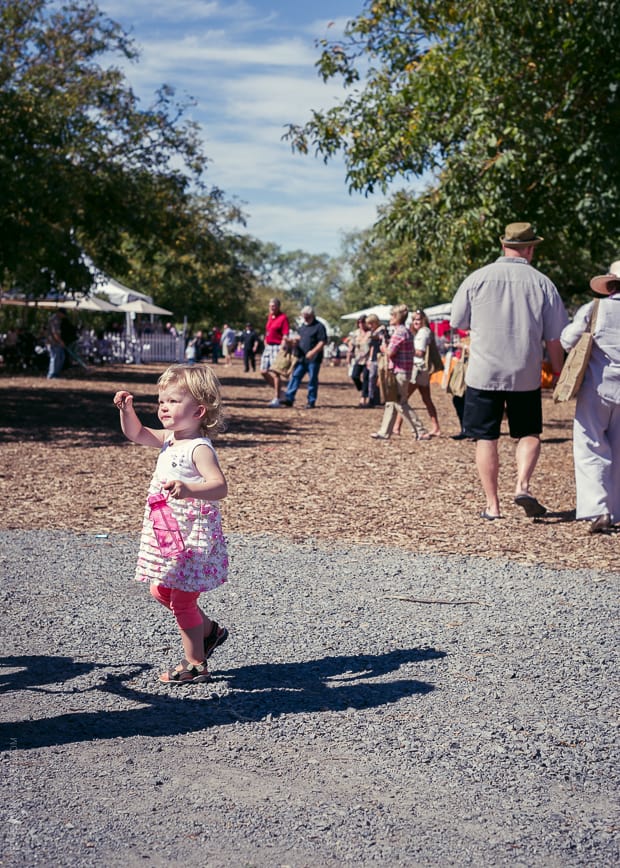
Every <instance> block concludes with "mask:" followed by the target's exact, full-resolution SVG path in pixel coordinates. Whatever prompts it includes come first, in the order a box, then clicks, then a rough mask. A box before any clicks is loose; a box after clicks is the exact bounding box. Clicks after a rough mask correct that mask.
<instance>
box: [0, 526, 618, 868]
mask: <svg viewBox="0 0 620 868" xmlns="http://www.w3.org/2000/svg"><path fill="white" fill-rule="evenodd" d="M0 545H1V546H2V552H3V562H2V567H1V574H0V580H1V584H0V594H1V597H2V606H1V607H0V629H1V631H2V636H3V637H4V639H3V649H2V655H1V656H2V659H0V690H1V691H2V695H3V702H2V706H1V712H0V747H1V748H2V751H3V753H2V759H1V761H2V780H1V782H0V825H1V827H2V830H3V834H2V838H1V839H0V846H1V851H0V862H1V864H2V865H6V866H15V868H17V866H23V865H32V864H40V865H49V866H52V865H63V866H66V868H73V866H100V865H110V866H117V865H118V866H121V865H126V866H130V868H133V866H138V865H147V866H160V865H178V864H192V865H209V866H220V865H221V866H224V865H230V864H235V865H250V864H253V865H268V864H269V865H291V866H308V865H312V866H332V865H333V866H335V865H341V864H351V865H370V864H384V865H424V866H426V865H429V866H430V865H450V864H452V865H468V864H471V865H476V866H496V865H528V866H538V865H540V866H543V865H544V866H549V865H558V866H559V865H562V866H572V865H584V866H585V865H597V866H607V865H609V866H612V865H614V864H617V861H618V857H619V854H620V850H619V847H618V837H617V835H618V831H617V830H618V825H619V820H620V817H619V816H618V805H617V784H618V777H617V772H618V752H617V742H616V739H615V735H616V730H615V729H614V726H615V725H616V724H617V719H616V714H617V702H618V690H617V688H618V684H617V673H618V666H617V663H618V661H617V647H616V641H615V630H614V621H615V617H616V614H617V609H616V594H617V582H618V578H620V575H619V574H618V573H617V572H602V571H595V570H553V569H548V568H545V567H542V566H540V565H527V564H517V563H509V562H504V561H500V560H497V559H482V558H465V557H463V558H459V557H449V556H443V555H441V556H437V555H416V554H414V553H411V552H406V551H403V550H399V549H396V548H394V547H389V548H386V547H376V546H360V545H347V544H345V543H343V542H333V543H331V544H329V543H325V542H322V541H320V540H316V539H312V538H311V537H309V538H307V539H306V540H305V541H304V543H303V544H302V543H299V544H295V543H292V542H290V541H287V540H285V539H278V538H275V537H273V536H267V535H257V536H251V535H244V536H240V535H236V534H233V535H231V536H230V552H231V560H232V574H231V581H230V583H229V584H228V585H226V586H224V587H223V588H220V589H218V590H217V591H214V592H212V593H211V594H209V595H204V596H203V598H202V599H203V601H204V603H205V605H206V606H207V607H208V611H210V612H211V613H212V614H213V615H214V616H215V617H217V618H218V620H220V621H221V622H222V623H224V624H226V625H227V626H228V627H229V629H230V631H231V638H230V640H229V642H227V643H226V644H225V645H224V646H222V648H221V649H218V651H217V652H216V654H215V655H214V657H213V659H212V664H213V665H212V669H213V672H214V680H213V681H212V682H211V683H209V684H203V685H195V686H191V687H185V688H177V689H171V688H170V687H166V686H164V685H161V684H159V683H158V681H157V673H158V672H159V671H161V669H163V668H166V667H167V666H168V665H170V664H171V663H173V662H175V661H176V660H177V659H178V657H179V656H180V648H179V643H178V639H177V635H176V631H175V629H174V626H173V623H172V621H171V619H170V617H169V615H168V614H167V613H166V612H165V611H164V610H163V609H162V608H161V607H159V606H158V605H157V604H156V603H155V602H154V601H153V600H152V599H151V598H150V597H149V594H148V589H147V588H146V587H145V586H142V585H139V584H136V583H134V582H132V581H131V580H130V578H131V576H132V575H133V568H134V560H135V556H136V550H137V539H136V537H135V536H134V535H121V534H112V535H111V536H109V537H108V538H107V539H104V538H96V537H95V536H94V534H92V533H91V534H75V533H71V532H64V531H51V532H46V531H40V530H39V531H37V530H33V531H2V532H0Z"/></svg>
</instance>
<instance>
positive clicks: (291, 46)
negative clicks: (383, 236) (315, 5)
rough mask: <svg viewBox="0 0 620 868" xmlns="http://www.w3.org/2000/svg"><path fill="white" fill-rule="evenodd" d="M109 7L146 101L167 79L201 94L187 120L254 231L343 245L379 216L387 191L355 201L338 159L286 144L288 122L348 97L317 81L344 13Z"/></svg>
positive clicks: (241, 5) (142, 0) (315, 244)
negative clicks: (133, 52) (130, 50)
mask: <svg viewBox="0 0 620 868" xmlns="http://www.w3.org/2000/svg"><path fill="white" fill-rule="evenodd" d="M278 5H279V8H280V10H281V11H280V12H278V11H277V10H278ZM308 5H309V6H310V7H311V4H308ZM352 6H354V7H355V11H353V12H352V16H353V15H355V14H358V12H359V10H358V9H357V3H356V2H355V0H352ZM101 7H102V9H103V10H104V11H105V12H106V14H108V15H110V16H111V17H113V18H115V19H116V20H118V21H119V22H120V23H121V24H122V25H123V26H124V27H128V28H131V29H132V31H133V34H134V36H135V39H136V43H137V45H138V47H139V48H140V51H141V56H140V61H139V63H138V64H137V65H131V66H126V67H125V72H126V75H127V77H128V80H129V81H130V82H131V83H132V86H133V87H134V90H135V91H136V93H137V94H138V95H139V96H140V97H141V98H142V99H143V100H144V101H145V102H146V103H147V104H148V103H149V102H150V101H151V100H152V95H153V94H154V92H155V91H156V90H157V88H158V87H159V86H160V85H161V84H163V83H166V84H169V85H171V86H172V87H174V88H175V90H176V91H177V94H179V95H180V96H181V97H182V96H183V94H188V95H191V96H192V97H194V99H195V100H196V105H195V106H193V107H192V108H191V109H190V111H189V113H188V116H189V117H190V118H191V119H193V120H195V121H196V122H197V123H198V124H199V126H200V129H201V130H202V132H203V138H204V142H205V153H206V154H207V156H208V157H209V158H210V160H211V164H210V166H209V169H208V171H207V178H206V180H207V182H208V183H209V184H214V185H217V186H218V187H220V188H221V189H222V190H223V191H224V193H225V195H227V196H228V197H235V198H237V199H239V200H241V201H242V202H245V203H246V205H245V210H246V211H247V212H248V213H249V215H250V224H249V231H250V232H251V233H252V234H254V235H257V236H258V237H259V238H261V239H263V240H265V241H273V242H275V243H276V244H279V245H280V246H281V247H283V248H285V249H289V248H301V249H307V250H310V251H312V252H331V253H336V252H338V250H339V245H340V238H341V236H342V230H343V229H344V230H346V231H350V230H351V229H352V228H354V227H355V228H363V227H365V226H368V225H370V224H372V223H373V222H374V220H375V218H376V204H377V201H378V199H379V197H376V198H374V197H371V198H368V199H365V198H364V197H362V196H359V195H355V196H352V197H350V196H349V195H348V192H347V186H346V173H345V168H344V164H343V162H342V161H341V160H340V159H335V160H333V161H330V163H329V164H327V165H325V164H323V163H322V162H321V161H320V160H318V159H316V158H314V157H312V156H301V155H297V154H293V153H292V152H291V148H290V145H289V144H288V142H283V141H282V135H283V134H284V132H285V129H286V125H287V124H288V123H301V124H303V123H305V122H306V121H307V120H308V118H309V117H310V113H311V110H312V109H316V110H319V109H324V108H329V107H331V106H332V105H334V104H335V103H336V101H338V100H340V99H342V98H343V97H344V93H345V92H344V90H343V88H341V87H340V85H339V83H337V82H336V83H332V82H330V83H329V85H325V84H324V83H323V82H322V80H321V79H320V78H319V76H318V74H317V71H316V68H315V63H316V61H317V59H318V54H319V49H317V47H316V45H315V39H317V38H322V37H325V38H328V39H334V38H337V36H338V34H339V33H341V32H342V29H343V28H344V26H345V23H346V21H347V20H348V19H347V18H345V17H343V16H342V15H341V16H339V17H338V18H334V19H330V18H328V17H325V18H317V17H316V12H313V11H312V9H311V8H310V9H309V10H308V14H309V15H313V16H314V17H313V18H312V19H310V20H304V19H303V14H304V9H305V4H300V5H296V6H295V7H294V9H293V10H292V11H291V8H289V7H287V6H286V4H285V3H284V2H283V0H279V3H278V0H273V2H268V3H262V0H256V3H254V4H252V3H250V2H243V0H241V2H234V3H226V2H220V0H173V2H170V0H131V2H130V3H127V0H101ZM341 9H342V2H341V3H340V6H339V8H338V10H337V11H340V10H341ZM330 22H333V23H331V24H330ZM382 198H383V197H381V200H382Z"/></svg>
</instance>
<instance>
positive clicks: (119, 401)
mask: <svg viewBox="0 0 620 868" xmlns="http://www.w3.org/2000/svg"><path fill="white" fill-rule="evenodd" d="M114 406H115V407H118V409H119V410H126V409H130V408H131V407H133V395H132V394H131V392H125V391H124V390H121V391H119V392H117V393H116V395H114Z"/></svg>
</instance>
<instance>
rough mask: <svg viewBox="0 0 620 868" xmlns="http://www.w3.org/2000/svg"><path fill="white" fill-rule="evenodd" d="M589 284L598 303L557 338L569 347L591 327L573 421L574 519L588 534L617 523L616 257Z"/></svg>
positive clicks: (619, 321)
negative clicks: (589, 350) (587, 358)
mask: <svg viewBox="0 0 620 868" xmlns="http://www.w3.org/2000/svg"><path fill="white" fill-rule="evenodd" d="M590 287H591V288H592V290H593V291H594V293H596V295H597V296H599V300H598V304H597V303H596V301H591V302H588V304H585V305H583V307H580V308H579V310H578V311H577V313H576V314H575V318H574V320H573V322H572V323H570V325H567V326H566V328H565V329H564V330H563V331H562V335H561V337H560V340H561V341H562V346H563V347H564V349H565V350H570V349H571V348H572V347H574V345H575V344H576V343H577V341H578V340H579V338H580V337H581V335H582V334H583V333H584V332H585V331H586V329H588V328H591V330H592V353H591V355H590V361H589V363H588V367H587V369H586V373H585V376H584V379H583V383H582V385H581V388H580V389H579V392H578V393H577V405H576V407H575V421H574V423H573V458H574V462H575V485H576V490H577V513H576V514H577V520H578V521H579V520H581V519H583V520H588V521H590V522H591V524H590V527H589V532H590V533H607V532H609V531H610V530H611V527H612V526H613V525H614V524H618V522H620V260H618V261H617V262H614V263H612V265H611V267H610V269H609V273H608V274H602V275H598V276H597V277H593V278H592V280H591V281H590ZM595 304H596V320H595V322H594V325H593V327H592V325H591V324H592V320H593V318H594V310H595Z"/></svg>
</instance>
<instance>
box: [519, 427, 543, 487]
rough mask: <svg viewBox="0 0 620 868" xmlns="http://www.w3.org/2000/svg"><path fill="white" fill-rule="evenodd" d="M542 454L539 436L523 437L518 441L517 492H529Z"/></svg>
mask: <svg viewBox="0 0 620 868" xmlns="http://www.w3.org/2000/svg"><path fill="white" fill-rule="evenodd" d="M539 455H540V438H539V437H521V439H520V440H519V441H518V443H517V448H516V451H515V456H516V459H517V487H516V488H515V494H529V493H530V480H531V478H532V474H533V473H534V470H535V468H536V464H537V462H538V457H539Z"/></svg>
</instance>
